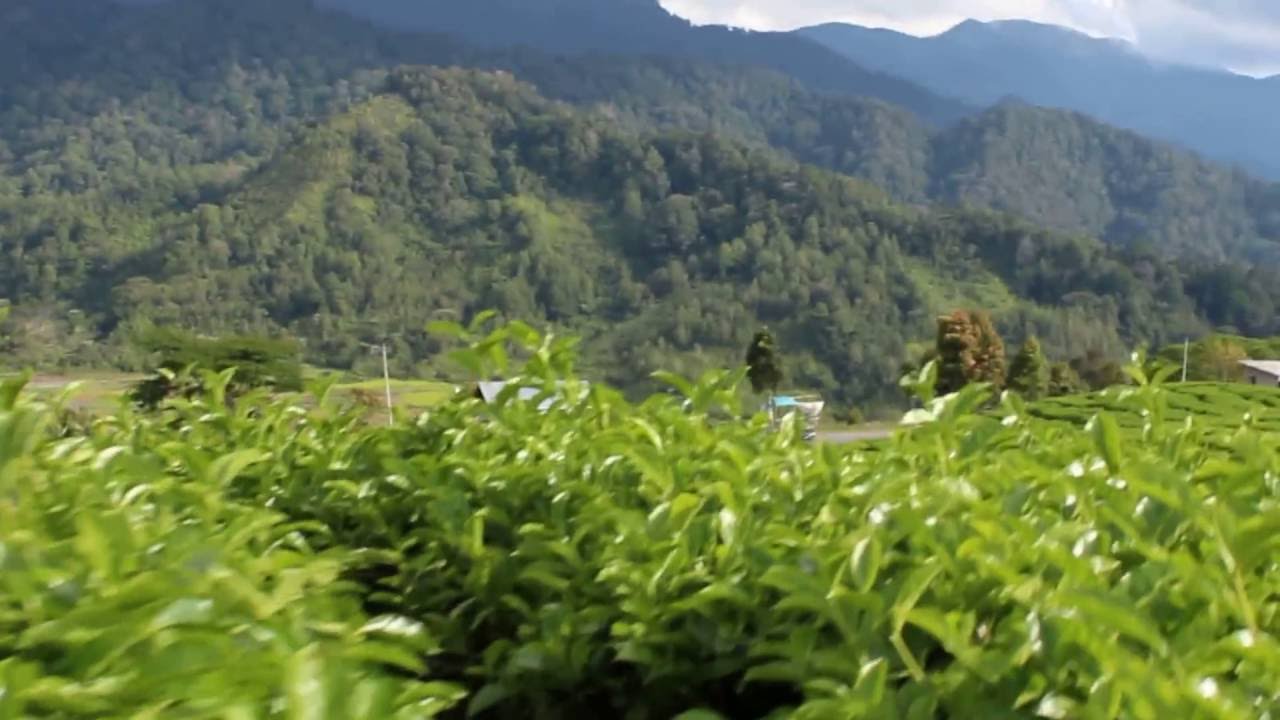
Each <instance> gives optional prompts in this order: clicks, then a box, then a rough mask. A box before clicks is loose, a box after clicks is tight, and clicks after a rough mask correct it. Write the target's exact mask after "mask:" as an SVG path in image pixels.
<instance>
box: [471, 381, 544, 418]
mask: <svg viewBox="0 0 1280 720" xmlns="http://www.w3.org/2000/svg"><path fill="white" fill-rule="evenodd" d="M510 384H511V383H508V382H505V381H500V380H492V381H482V382H479V383H476V393H477V394H478V395H479V396H480V399H481V400H484V401H485V402H487V403H493V402H496V401H497V399H498V394H499V393H501V392H502V391H503V390H504V389H505V388H506V387H507V386H508V385H510ZM563 384H564V383H559V382H558V383H556V385H557V386H561V385H563ZM542 392H543V388H540V387H535V386H525V387H520V388H516V399H517V400H533V399H535V398H537V397H538V396H539V395H541V394H542ZM555 401H556V398H555V397H548V398H544V399H543V401H542V402H540V403H538V410H539V411H541V412H546V410H547V409H548V408H550V407H551V405H552V404H554V403H555Z"/></svg>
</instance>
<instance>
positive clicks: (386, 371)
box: [361, 340, 396, 425]
mask: <svg viewBox="0 0 1280 720" xmlns="http://www.w3.org/2000/svg"><path fill="white" fill-rule="evenodd" d="M361 345H364V346H365V347H367V348H369V349H371V350H374V351H378V352H381V353H382V384H383V387H384V388H385V389H386V393H387V425H395V424H396V416H395V406H394V405H393V403H392V400H391V367H390V365H389V363H388V362H387V341H386V340H383V341H381V342H379V343H377V344H374V343H361Z"/></svg>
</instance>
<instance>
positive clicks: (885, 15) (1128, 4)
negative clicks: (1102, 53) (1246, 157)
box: [662, 0, 1280, 74]
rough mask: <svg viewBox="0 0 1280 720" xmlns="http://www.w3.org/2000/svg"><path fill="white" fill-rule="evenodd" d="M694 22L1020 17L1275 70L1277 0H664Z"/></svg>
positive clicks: (1165, 55) (1200, 59) (1211, 60)
mask: <svg viewBox="0 0 1280 720" xmlns="http://www.w3.org/2000/svg"><path fill="white" fill-rule="evenodd" d="M662 3H663V5H664V6H666V7H667V9H669V10H671V11H672V12H674V13H676V14H677V15H681V16H683V17H687V18H689V19H690V20H693V21H694V22H699V23H712V22H714V23H724V24H728V25H736V26H740V27H750V28H754V29H762V30H763V29H769V30H783V29H790V28H794V27H798V26H802V25H810V24H814V23H820V22H831V21H840V22H851V23H856V24H859V25H868V26H873V27H890V28H894V29H897V30H901V31H903V32H909V33H912V34H914V35H931V34H936V33H939V32H942V31H944V30H946V29H947V28H950V27H952V26H954V25H955V24H957V23H959V22H960V21H962V20H966V19H970V18H973V19H977V20H1002V19H1010V18H1026V19H1030V20H1038V21H1040V22H1047V23H1054V24H1057V25H1065V26H1068V27H1072V28H1075V29H1077V30H1080V31H1082V32H1086V33H1089V34H1091V35H1096V36H1108V37H1119V38H1124V39H1126V40H1130V41H1132V42H1134V43H1135V44H1136V45H1137V46H1138V47H1139V48H1140V49H1141V50H1142V51H1144V52H1146V53H1148V54H1150V55H1152V56H1154V57H1159V58H1162V59H1166V60H1176V61H1179V62H1185V63H1190V64H1197V65H1211V66H1215V67H1228V68H1232V69H1235V70H1239V71H1242V72H1249V73H1253V74H1263V73H1270V72H1280V0H662Z"/></svg>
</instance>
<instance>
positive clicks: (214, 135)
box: [0, 0, 1280, 262]
mask: <svg viewBox="0 0 1280 720" xmlns="http://www.w3.org/2000/svg"><path fill="white" fill-rule="evenodd" d="M16 7H17V8H19V9H24V10H23V11H22V12H19V11H18V10H15V9H10V10H9V11H8V12H9V15H8V17H9V19H10V20H11V22H9V23H8V24H4V25H0V28H3V29H0V39H3V40H4V42H2V43H0V45H2V46H3V49H0V53H6V54H7V55H6V57H7V59H8V62H6V63H5V64H4V65H3V67H0V79H3V80H4V82H3V83H0V206H3V205H5V204H6V202H5V199H4V198H5V196H9V197H11V198H18V197H20V198H21V200H20V201H17V200H15V201H13V202H10V203H7V204H9V205H10V206H12V205H14V204H16V205H17V206H18V207H19V208H20V209H16V210H13V211H12V212H11V213H10V214H9V216H8V217H10V218H13V217H19V218H22V222H21V224H20V226H18V227H9V228H7V229H6V228H4V227H0V238H3V237H8V238H15V237H23V238H28V240H27V244H28V245H30V244H31V242H32V241H31V240H30V237H31V236H32V235H33V234H37V235H41V234H59V235H68V236H70V235H75V234H84V233H89V232H93V231H95V230H97V229H104V230H108V229H110V231H111V232H114V233H121V232H123V233H126V234H134V233H137V232H149V230H146V229H135V228H130V229H128V230H126V229H124V228H123V227H120V226H122V225H130V224H131V222H130V221H128V220H127V219H124V218H121V217H119V216H120V215H121V214H122V213H125V212H126V211H129V210H131V209H133V208H134V207H135V206H141V207H140V208H139V209H142V210H144V211H146V212H147V214H149V215H153V214H154V212H151V210H150V209H151V208H152V207H156V206H158V207H169V206H172V205H173V204H175V203H176V204H179V205H183V206H190V205H191V204H193V203H198V202H200V201H202V200H204V199H207V198H212V197H217V195H218V193H219V192H221V191H222V189H223V188H224V187H226V186H228V185H234V184H235V182H236V180H237V178H238V177H239V176H240V175H241V174H242V173H244V172H247V171H249V170H251V169H252V168H254V167H255V166H256V165H257V164H258V163H259V162H261V161H262V160H263V159H264V158H266V157H269V156H271V154H273V153H275V152H277V151H278V150H279V149H280V147H281V146H282V144H283V143H284V142H286V141H287V140H288V139H289V138H291V137H292V135H293V133H294V132H295V131H296V129H297V128H298V127H299V126H300V124H303V123H305V122H308V121H312V120H318V119H322V118H324V117H327V116H329V115H331V114H332V113H334V112H337V111H340V110H342V109H344V108H347V107H350V106H351V104H352V103H355V102H358V101H360V100H361V99H362V98H365V97H367V96H368V94H369V93H370V92H371V91H372V89H373V88H375V87H376V86H377V84H378V83H379V82H380V81H381V80H380V78H381V76H382V73H384V72H385V71H386V70H387V69H389V68H391V67H394V66H396V65H400V64H406V63H407V64H432V65H445V66H448V65H461V66H468V67H477V68H484V69H502V70H507V71H509V72H512V73H514V74H515V75H516V76H517V77H518V78H520V79H522V80H525V81H527V82H531V83H533V84H534V85H536V86H537V87H538V88H539V90H540V91H541V92H542V93H543V94H544V95H546V96H548V97H552V98H556V99H562V100H567V101H570V102H573V103H575V104H578V105H582V106H586V107H590V108H591V109H593V110H595V111H597V112H599V113H602V114H604V115H606V116H608V117H610V118H612V119H614V120H615V121H619V122H625V123H628V124H629V125H631V126H632V127H634V128H636V129H638V130H644V129H648V128H662V129H684V130H691V131H695V132H703V131H714V132H716V133H719V134H723V135H726V136H730V137H733V138H735V139H738V140H745V141H748V142H752V143H756V144H760V145H768V146H771V147H774V148H778V149H782V150H785V151H787V152H788V153H790V154H791V155H792V156H793V157H795V158H796V159H798V160H800V161H802V162H807V163H812V164H816V165H821V166H823V167H827V168H830V169H834V170H838V171H840V172H843V173H846V174H850V175H854V176H856V177H860V178H863V179H866V180H869V181H871V182H873V183H875V184H876V185H878V186H879V187H881V188H883V189H884V190H886V191H888V192H889V193H890V194H891V195H892V196H893V197H894V198H896V199H898V200H900V201H903V202H908V203H914V204H921V203H930V202H937V203H943V204H969V205H973V206H976V207H993V208H996V209H999V210H1003V211H1007V212H1012V213H1015V214H1018V215H1022V216H1025V217H1027V218H1028V219H1031V220H1033V221H1034V222H1036V223H1038V224H1043V225H1045V226H1047V227H1050V228H1054V229H1058V230H1062V231H1065V232H1081V233H1086V234H1090V235H1095V236H1098V237H1101V238H1103V239H1105V240H1107V241H1108V242H1111V243H1114V244H1118V245H1126V246H1127V245H1134V244H1143V243H1149V244H1150V245H1152V246H1153V247H1155V248H1156V249H1157V250H1158V251H1159V252H1162V253H1164V254H1166V255H1169V256H1178V255H1191V256H1195V257H1198V258H1205V257H1207V258H1210V259H1222V258H1232V259H1236V260H1241V261H1245V260H1248V261H1268V262H1269V261H1270V260H1275V259H1276V256H1277V254H1280V250H1277V248H1278V247H1280V242H1277V238H1280V187H1277V186H1275V185H1269V184H1266V183H1262V182H1259V181H1256V180H1254V179H1251V178H1249V177H1247V176H1245V175H1243V174H1241V173H1238V172H1232V171H1228V170H1225V169H1223V168H1221V167H1218V166H1214V165H1212V164H1210V163H1207V162H1204V161H1202V160H1200V159H1198V158H1197V157H1195V156H1194V155H1192V154H1190V153H1186V152H1182V151H1179V150H1176V149H1173V148H1172V147H1169V146H1165V145H1162V144H1159V143H1154V142H1151V141H1148V140H1146V139H1144V138H1142V137H1139V136H1136V135H1133V134H1131V133H1126V132H1121V131H1117V130H1115V129H1113V128H1110V127H1107V126H1105V125H1102V124H1100V123H1097V122H1094V121H1091V120H1089V119H1087V118H1085V117H1083V116H1080V115H1074V114H1070V113H1062V112H1054V111H1048V110H1042V109H1037V108H1034V107H1030V106H1025V105H1019V104H1011V103H1007V104H1004V105H1002V106H1000V107H998V108H995V109H993V110H991V111H988V112H985V113H982V114H980V115H978V116H976V117H972V118H970V119H968V120H965V121H963V122H960V123H958V124H954V125H951V126H949V127H948V128H947V129H944V130H940V131H939V130H935V129H931V128H930V127H929V126H928V125H927V124H926V123H925V122H923V121H921V120H918V119H917V118H916V117H913V115H912V114H911V113H910V112H908V111H907V110H904V109H902V108H900V107H896V106H891V105H888V104H885V103H883V102H880V101H877V100H875V99H871V98H867V97H853V96H850V95H848V94H831V93H822V92H815V91H813V90H812V89H810V87H808V86H806V85H805V84H804V83H802V82H799V81H797V80H795V79H793V78H791V77H788V76H787V75H785V74H782V73H778V72H775V71H773V70H769V69H765V68H760V67H743V66H729V65H724V64H721V63H716V62H704V61H697V60H693V59H690V58H689V57H687V56H680V55H679V54H678V53H677V54H674V55H668V56H654V55H630V56H626V55H617V54H600V53H587V54H585V55H581V56H575V57H566V56H564V55H557V54H553V53H547V52H542V51H537V50H529V49H511V48H494V47H490V48H487V49H484V48H476V47H471V46H468V45H465V44H462V43H460V42H459V41H458V40H456V39H450V38H447V37H444V36H442V35H438V34H437V35H431V34H409V33H401V32H389V31H383V30H379V29H377V28H375V27H373V26H371V25H369V24H366V23H362V22H359V21H356V20H353V19H352V18H350V17H348V16H346V15H343V14H340V13H328V12H321V11H317V10H316V9H315V8H313V7H312V6H311V5H310V3H309V2H306V1H305V0H288V1H285V2H279V3H271V4H270V5H264V4H260V3H251V2H246V1H245V0H184V1H182V2H177V3H164V4H160V5H157V6H147V7H141V8H131V9H128V10H124V9H116V10H113V11H110V12H107V11H105V10H104V9H103V8H104V7H105V6H104V5H102V4H101V3H97V2H91V1H90V0H60V2H58V3H54V4H46V3H32V2H31V0H20V2H19V3H18V5H17V6H16ZM378 7H381V6H378ZM638 7H640V8H646V7H648V6H647V5H645V4H643V3H642V4H640V5H639V6H638ZM645 12H652V8H649V9H648V10H645ZM588 17H589V18H590V17H594V16H588ZM610 17H612V16H610ZM662 17H663V18H665V20H663V21H662V22H660V23H658V26H660V27H675V28H681V27H683V28H685V29H686V30H689V28H687V26H686V24H684V23H683V22H682V21H679V20H678V19H674V18H671V17H670V16H667V15H665V13H664V14H663V15H662ZM440 22H441V23H444V19H443V18H442V19H441V20H440ZM583 22H586V21H585V20H584V21H583ZM696 30H698V31H699V32H701V31H708V29H706V28H696ZM585 35H586V36H587V37H595V36H596V35H595V34H593V33H585ZM496 39H497V36H495V38H491V39H490V40H491V42H496ZM858 92H861V91H858ZM866 92H867V93H869V94H872V95H874V92H871V91H866ZM908 106H909V104H908ZM103 192H105V193H106V195H105V196H101V195H99V193H103ZM68 194H70V195H75V196H76V198H77V199H76V200H75V201H70V202H69V200H68V198H67V197H66V196H67V195H68ZM50 195H59V197H58V198H57V199H56V200H53V201H52V202H45V201H46V200H50V198H49V196H50ZM33 205H34V207H33ZM107 214H109V215H111V216H113V217H103V216H104V215H107ZM149 221H150V220H148V222H149ZM4 223H5V216H0V226H3V224H4ZM67 226H71V227H67ZM77 228H79V229H77Z"/></svg>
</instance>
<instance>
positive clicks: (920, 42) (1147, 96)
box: [797, 20, 1280, 178]
mask: <svg viewBox="0 0 1280 720" xmlns="http://www.w3.org/2000/svg"><path fill="white" fill-rule="evenodd" d="M797 32H799V33H801V34H803V35H805V36H806V37H809V38H811V39H813V40H816V41H818V42H820V43H823V44H824V45H826V46H827V47H830V48H831V49H833V50H836V51H837V52H840V53H843V54H844V55H846V56H847V57H849V58H850V59H852V60H853V61H854V62H857V63H859V64H861V65H864V66H866V67H869V68H871V69H874V70H879V71H881V72H885V73H889V74H892V75H897V76H899V77H903V78H906V79H908V80H911V81H914V82H917V83H919V84H921V85H923V86H924V87H926V88H928V89H931V90H933V91H934V92H947V93H950V94H952V95H954V96H956V97H959V98H960V99H962V100H967V101H969V102H971V103H976V104H981V105H992V104H995V103H997V102H999V101H1000V100H1001V99H1002V98H1004V97H1006V96H1009V95H1016V96H1019V97H1022V98H1024V99H1025V100H1026V101H1027V102H1030V103H1034V104H1037V105H1043V106H1046V107H1055V108H1064V109H1069V110H1074V111H1077V112H1082V113H1085V114H1087V115H1091V116H1093V117H1096V118H1098V119H1100V120H1102V121H1104V122H1107V123H1110V124H1112V125H1117V126H1119V127H1122V128H1126V129H1130V130H1135V131H1137V132H1141V133H1143V134H1146V135H1149V136H1152V137H1155V138H1158V139H1161V140H1166V141H1172V142H1174V143H1177V144H1180V145H1182V146H1184V147H1188V148H1191V149H1194V150H1197V151H1199V152H1202V153H1204V154H1206V155H1208V156H1211V157H1214V158H1217V159H1219V160H1224V161H1227V162H1232V163H1239V164H1240V165H1242V166H1244V167H1246V168H1249V169H1250V170H1252V171H1254V172H1258V173H1262V174H1265V175H1268V176H1270V177H1273V178H1276V177H1280V148H1276V147H1275V146H1274V144H1273V143H1271V142H1270V138H1271V136H1272V135H1273V134H1274V118H1275V117H1277V115H1280V92H1277V89H1278V88H1280V80H1277V79H1268V80H1255V79H1253V78H1249V77H1245V76H1242V75H1236V74H1233V73H1231V72H1228V71H1226V70H1210V69H1204V68H1195V67H1187V66H1183V65H1175V64H1168V63H1163V62H1159V61H1155V60H1152V59H1150V58H1149V57H1147V56H1145V55H1143V54H1142V53H1140V52H1139V51H1138V49H1137V48H1135V47H1134V46H1133V45H1132V44H1130V43H1127V42H1125V41H1123V40H1115V39H1107V38H1094V37H1090V36H1088V35H1085V34H1083V33H1080V32H1077V31H1074V30H1070V29H1067V28H1063V27H1058V26H1054V25H1045V24H1043V23H1036V22H1030V21H1025V20H1010V21H1000V22H978V21H975V20H969V21H966V22H963V23H960V24H959V25H957V26H956V27H954V28H952V29H951V30H949V31H947V32H945V33H942V34H941V35H936V36H933V37H924V38H920V37H914V36H910V35H888V34H879V33H875V34H873V33H872V31H869V30H867V29H866V28H861V27H857V26H850V25H845V26H840V25H822V26H817V27H813V28H803V29H801V30H798V31H797Z"/></svg>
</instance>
